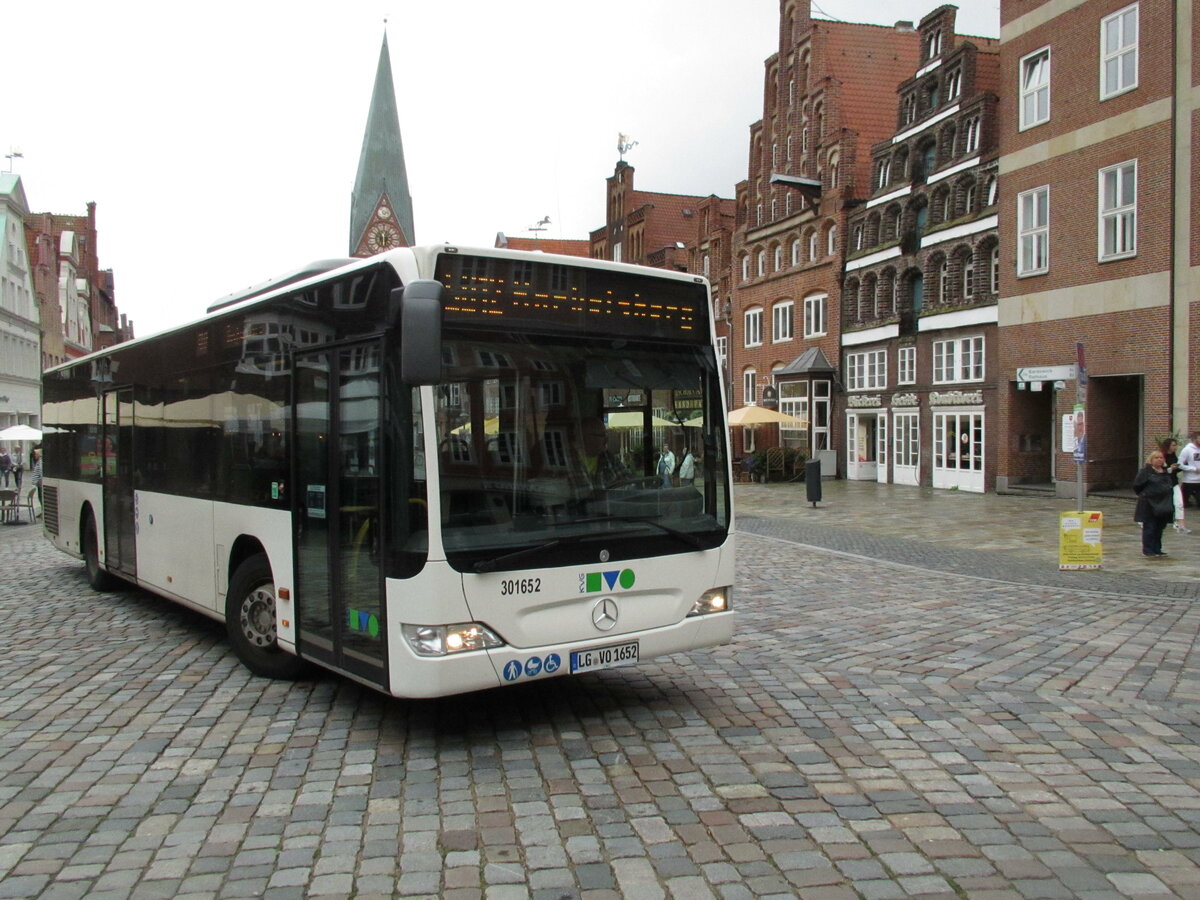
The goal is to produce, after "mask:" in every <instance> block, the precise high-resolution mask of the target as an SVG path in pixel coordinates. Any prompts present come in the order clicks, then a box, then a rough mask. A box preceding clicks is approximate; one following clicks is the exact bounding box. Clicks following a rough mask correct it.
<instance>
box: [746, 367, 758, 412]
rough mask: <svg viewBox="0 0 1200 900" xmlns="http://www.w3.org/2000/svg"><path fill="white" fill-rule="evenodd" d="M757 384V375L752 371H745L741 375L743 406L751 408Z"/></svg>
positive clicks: (755, 397) (755, 395) (755, 398)
mask: <svg viewBox="0 0 1200 900" xmlns="http://www.w3.org/2000/svg"><path fill="white" fill-rule="evenodd" d="M757 384H758V373H757V372H756V371H754V370H753V369H747V370H746V371H745V372H743V373H742V403H743V405H745V406H753V405H754V403H755V401H756V400H757V397H758V395H757V394H756V393H755V389H756V386H757Z"/></svg>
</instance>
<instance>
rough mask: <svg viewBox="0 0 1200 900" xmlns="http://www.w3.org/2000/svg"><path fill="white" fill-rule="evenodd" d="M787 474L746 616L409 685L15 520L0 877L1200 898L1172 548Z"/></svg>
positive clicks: (500, 897)
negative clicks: (252, 635)
mask: <svg viewBox="0 0 1200 900" xmlns="http://www.w3.org/2000/svg"><path fill="white" fill-rule="evenodd" d="M780 489H782V490H784V491H786V490H792V491H795V490H796V488H795V486H775V485H763V486H746V487H745V488H743V487H739V488H738V489H737V490H738V501H739V508H740V510H741V516H742V518H741V519H740V527H742V528H743V529H744V531H743V534H742V535H741V536H740V538H739V562H740V575H739V584H738V587H737V591H736V594H735V600H736V605H737V608H738V609H739V610H740V615H741V618H740V620H739V625H738V630H737V634H736V636H735V640H734V642H733V643H732V644H729V645H726V646H723V647H717V648H712V649H709V650H702V651H695V652H692V653H689V654H681V655H678V656H674V657H670V658H667V659H662V660H654V661H650V662H647V663H644V664H643V665H641V666H640V667H638V668H633V669H617V670H609V671H606V672H599V673H594V674H591V675H587V676H582V677H577V678H559V679H552V680H548V681H542V682H533V683H529V684H525V685H520V686H513V687H508V688H504V689H498V690H495V691H490V692H487V693H483V694H479V695H472V696H466V697H454V698H447V699H443V700H438V701H426V702H407V701H399V700H393V699H390V698H387V697H384V696H382V695H379V694H376V693H374V692H372V691H370V690H367V689H365V688H362V687H360V686H358V685H355V684H353V683H351V682H349V681H347V680H345V679H342V678H339V677H336V676H333V675H327V676H326V675H322V676H317V677H316V678H314V679H313V680H309V681H301V682H296V683H277V682H269V681H265V680H262V679H258V678H255V677H253V676H251V675H249V673H248V672H246V671H245V670H244V669H243V668H242V667H241V666H240V664H239V663H237V661H236V660H235V659H234V657H233V655H232V653H231V652H230V651H229V648H228V646H227V644H226V642H225V639H224V636H223V632H222V629H221V628H220V626H218V625H217V624H215V623H213V622H211V621H209V620H207V619H204V618H202V617H200V616H197V615H194V614H192V613H189V612H187V611H185V610H182V609H180V608H178V607H175V606H173V605H171V604H169V603H166V602H164V601H161V600H158V599H156V598H154V597H152V596H150V595H148V594H144V593H141V592H138V591H134V590H128V591H123V592H117V593H113V594H103V595H100V594H94V593H92V592H91V591H89V590H88V588H87V586H86V582H85V580H84V576H83V570H82V567H81V565H80V564H79V563H77V562H75V561H74V560H71V559H69V558H68V557H66V556H63V555H61V554H59V553H57V552H56V551H54V550H53V549H51V548H50V547H49V545H48V544H46V543H45V542H44V541H42V540H41V538H40V537H39V535H38V534H37V531H36V529H34V528H31V527H24V528H20V527H14V528H11V529H10V528H2V529H0V553H3V554H4V558H5V561H6V567H5V570H6V573H7V577H6V578H5V581H4V584H3V587H0V615H3V619H4V621H5V623H6V627H5V629H4V631H3V633H2V634H0V898H9V897H53V898H59V897H61V898H82V897H87V898H125V897H145V898H162V897H186V898H226V897H228V898H241V897H269V898H293V897H294V898H300V897H356V898H368V897H395V896H400V897H447V898H463V900H466V898H489V900H509V898H538V900H551V898H556V900H557V898H563V900H565V898H587V900H609V898H620V897H634V898H637V900H652V898H667V897H670V898H686V900H701V898H709V897H712V898H728V900H740V898H752V897H768V898H772V897H778V898H783V897H801V898H889V897H945V898H954V897H978V898H1040V897H1085V898H1110V897H1111V898H1115V897H1157V896H1161V897H1171V896H1175V897H1197V898H1200V830H1198V829H1197V823H1198V822H1200V705H1198V704H1200V657H1198V655H1197V650H1196V633H1197V629H1198V627H1200V614H1198V613H1197V611H1196V610H1195V608H1194V607H1195V604H1194V603H1193V602H1192V601H1191V598H1190V596H1184V595H1183V594H1185V593H1186V590H1187V587H1188V585H1189V583H1190V582H1188V581H1187V580H1186V578H1182V580H1181V578H1177V577H1175V576H1174V575H1173V573H1172V572H1171V571H1170V570H1167V569H1163V568H1159V569H1153V568H1150V567H1149V566H1147V567H1145V568H1136V569H1134V568H1129V569H1125V568H1123V567H1124V563H1121V562H1120V557H1119V556H1114V557H1113V560H1114V562H1113V566H1114V568H1115V569H1116V570H1115V571H1112V572H1109V571H1108V570H1107V566H1108V564H1109V554H1108V548H1107V546H1106V571H1105V572H1103V573H1062V575H1070V576H1080V575H1090V576H1091V577H1092V578H1093V579H1099V581H1098V582H1097V583H1098V584H1100V585H1103V584H1105V583H1106V582H1105V581H1104V579H1105V578H1111V579H1112V580H1113V582H1114V583H1116V582H1119V584H1116V587H1117V588H1118V589H1117V590H1098V589H1095V585H1091V584H1088V585H1083V586H1081V583H1080V582H1078V581H1075V580H1072V579H1067V580H1066V581H1062V580H1061V577H1062V575H1060V573H1059V572H1058V571H1057V569H1056V568H1055V567H1053V566H1052V565H1050V564H1049V563H1048V562H1047V558H1046V556H1045V553H1046V551H1045V549H1044V548H1042V547H1040V546H1039V545H1038V542H1037V541H1034V542H1033V544H1032V545H1030V546H1026V547H1024V548H1020V547H1017V548H1013V547H1006V546H1001V545H1003V544H1004V543H1005V541H1018V540H1019V537H1018V536H1017V535H1008V536H1005V535H1004V534H1003V533H1004V532H1006V531H1008V530H1009V529H1010V522H1011V520H1013V519H1015V520H1018V521H1019V520H1022V519H1030V520H1032V519H1034V518H1037V517H1036V516H1032V517H1031V516H1030V512H1029V511H1030V510H1031V509H1033V507H1030V506H1024V507H1022V506H1019V505H1018V506H1016V507H1015V509H1016V511H1015V512H1013V511H1012V508H1013V507H1014V504H1020V503H1021V502H1022V500H1020V499H1013V498H994V497H992V496H990V495H989V496H987V497H982V498H981V497H969V496H966V497H963V496H958V497H954V498H952V499H951V500H949V501H946V502H945V503H943V500H944V498H942V497H937V498H928V499H924V500H922V497H921V493H920V492H919V491H917V490H915V489H912V492H910V493H908V494H905V493H903V492H898V491H890V492H889V491H885V492H883V493H879V492H876V491H875V489H874V488H870V489H869V490H870V493H868V494H862V493H855V491H856V490H857V488H856V487H854V486H848V487H847V486H845V485H844V484H841V483H837V484H831V485H830V486H829V488H828V502H827V505H826V508H825V509H824V510H820V509H818V510H815V511H814V510H812V509H811V507H808V506H806V505H805V504H803V503H797V502H796V500H795V498H794V496H789V494H787V493H782V492H779V490H780ZM839 492H840V493H839ZM943 493H945V492H943ZM799 497H800V498H802V497H803V487H802V486H800V488H799ZM864 498H866V499H869V500H871V501H872V504H870V506H871V508H869V509H867V510H865V511H864V510H858V511H857V512H856V511H854V510H853V509H852V507H857V506H862V505H864V504H863V503H862V501H863V500H864ZM972 501H975V502H972ZM1030 502H1033V503H1039V502H1049V501H1030ZM993 507H995V508H996V509H997V510H999V509H1001V508H1002V509H1004V510H1009V512H1007V513H1004V515H1003V516H1002V515H1001V513H1000V512H995V513H992V514H989V515H988V516H985V515H984V513H985V512H987V511H988V510H991V509H992V508H993ZM1128 508H1129V507H1128V504H1126V507H1125V509H1126V510H1127V509H1128ZM879 509H883V510H884V511H890V512H895V513H896V515H895V516H890V517H889V516H880V515H876V514H875V513H876V512H877V511H878V510H879ZM947 510H950V511H947ZM955 510H957V512H954V511H955ZM952 512H954V514H951V513H952ZM810 514H811V515H821V516H824V519H823V520H821V521H818V522H815V523H814V522H811V521H809V520H808V519H807V517H808V516H810ZM835 515H836V516H838V517H839V519H840V521H833V520H834V516H835ZM905 517H909V518H911V521H910V523H909V525H908V527H910V528H912V529H914V530H912V531H910V532H909V533H908V534H907V535H905V534H901V533H891V532H899V531H900V530H901V529H902V520H903V519H904V518H905ZM885 520H886V521H890V522H892V524H890V525H887V526H880V525H876V524H872V523H873V522H880V521H885ZM931 521H932V522H933V523H935V524H934V525H933V526H932V527H930V522H931ZM973 522H984V523H986V522H996V523H997V524H995V525H993V526H989V527H983V526H982V525H980V526H979V527H974V526H973V525H972V523H973ZM751 528H754V529H755V530H756V531H758V532H762V533H750V529H751ZM808 528H810V529H812V532H813V534H815V535H816V536H817V537H819V538H820V540H821V541H824V543H825V544H827V545H830V546H817V545H816V544H817V543H818V542H817V541H815V540H807V539H805V540H801V538H808V537H811V536H812V535H810V534H809V533H807V532H805V531H804V529H808ZM946 528H950V529H955V530H956V531H957V534H956V535H955V536H954V538H953V539H952V540H948V541H946V542H944V544H942V545H940V546H939V542H938V540H936V539H935V540H919V539H917V538H919V537H921V536H922V533H923V529H924V531H925V532H929V531H932V532H933V533H934V536H935V537H936V536H937V535H941V534H942V533H943V530H944V529H946ZM989 528H990V529H991V530H989ZM873 529H874V530H873ZM1026 530H1027V531H1028V528H1027V529H1026ZM993 532H995V533H993ZM838 534H840V535H841V537H837V535H838ZM924 536H925V537H928V536H929V535H928V534H925V535H924ZM1190 537H1191V536H1180V537H1179V539H1178V541H1174V539H1173V540H1172V547H1169V549H1174V547H1176V546H1178V547H1181V548H1183V547H1186V546H1187V545H1186V544H1184V540H1185V539H1190ZM1117 540H1118V538H1114V544H1115V543H1116V542H1117ZM839 542H840V543H841V544H842V546H840V547H839V546H832V545H834V544H838V543H839ZM973 548H976V549H973ZM879 549H882V550H883V551H885V552H884V553H882V554H877V555H882V556H885V557H887V556H889V555H890V556H892V557H898V558H896V559H889V558H884V559H874V558H871V555H872V553H874V552H875V551H876V550H879ZM967 551H972V552H970V554H969V559H968V562H969V561H971V560H973V563H972V565H973V566H974V569H971V570H970V571H965V572H964V571H959V570H958V569H960V568H963V567H964V565H965V563H964V562H963V560H962V559H960V558H958V557H957V556H956V555H955V554H957V553H959V552H967ZM1115 552H1116V551H1115ZM1130 565H1131V566H1132V565H1133V563H1131V564H1130ZM1178 567H1179V568H1180V570H1181V575H1186V572H1184V571H1183V570H1186V569H1187V568H1188V566H1186V565H1184V564H1179V566H1178ZM972 572H974V574H972ZM981 573H982V574H995V573H1000V574H1003V575H1006V576H1012V577H1004V578H993V577H979V574H981ZM1031 573H1033V574H1032V575H1031ZM1034 576H1044V577H1034ZM1019 578H1026V579H1027V583H1018V579H1019ZM1039 580H1040V582H1041V583H1037V582H1038V581H1039ZM1138 584H1140V585H1141V586H1142V588H1143V591H1142V592H1141V593H1139V592H1138V591H1137V590H1135V588H1136V587H1137V585H1138ZM1176 589H1178V590H1179V591H1180V594H1179V595H1176V594H1175V593H1173V591H1174V590H1176Z"/></svg>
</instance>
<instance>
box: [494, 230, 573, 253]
mask: <svg viewBox="0 0 1200 900" xmlns="http://www.w3.org/2000/svg"><path fill="white" fill-rule="evenodd" d="M495 246H496V247H498V248H500V249H506V250H526V251H535V252H536V251H541V252H542V253H557V254H560V255H561V256H583V257H590V256H591V255H592V242H591V241H586V240H572V239H567V238H536V237H532V238H518V237H509V236H508V235H506V234H505V233H504V232H503V231H498V232H496V243H495Z"/></svg>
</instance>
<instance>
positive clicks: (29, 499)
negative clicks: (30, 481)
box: [21, 485, 37, 524]
mask: <svg viewBox="0 0 1200 900" xmlns="http://www.w3.org/2000/svg"><path fill="white" fill-rule="evenodd" d="M36 496H37V486H36V485H34V486H33V487H31V488H30V489H29V493H27V494H26V495H25V502H24V503H23V504H21V505H22V506H23V507H24V508H25V509H26V510H27V511H28V513H29V522H30V524H33V523H34V522H36V521H37V511H36V510H35V509H34V506H33V498H34V497H36Z"/></svg>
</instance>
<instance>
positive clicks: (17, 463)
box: [12, 447, 25, 493]
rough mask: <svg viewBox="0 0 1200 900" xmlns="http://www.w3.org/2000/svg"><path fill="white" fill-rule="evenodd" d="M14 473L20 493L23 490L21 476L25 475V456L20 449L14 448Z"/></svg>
mask: <svg viewBox="0 0 1200 900" xmlns="http://www.w3.org/2000/svg"><path fill="white" fill-rule="evenodd" d="M12 473H13V480H14V481H15V482H16V486H17V491H18V493H19V492H20V490H21V476H22V475H24V474H25V454H24V453H22V452H21V448H20V447H13V452H12Z"/></svg>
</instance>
